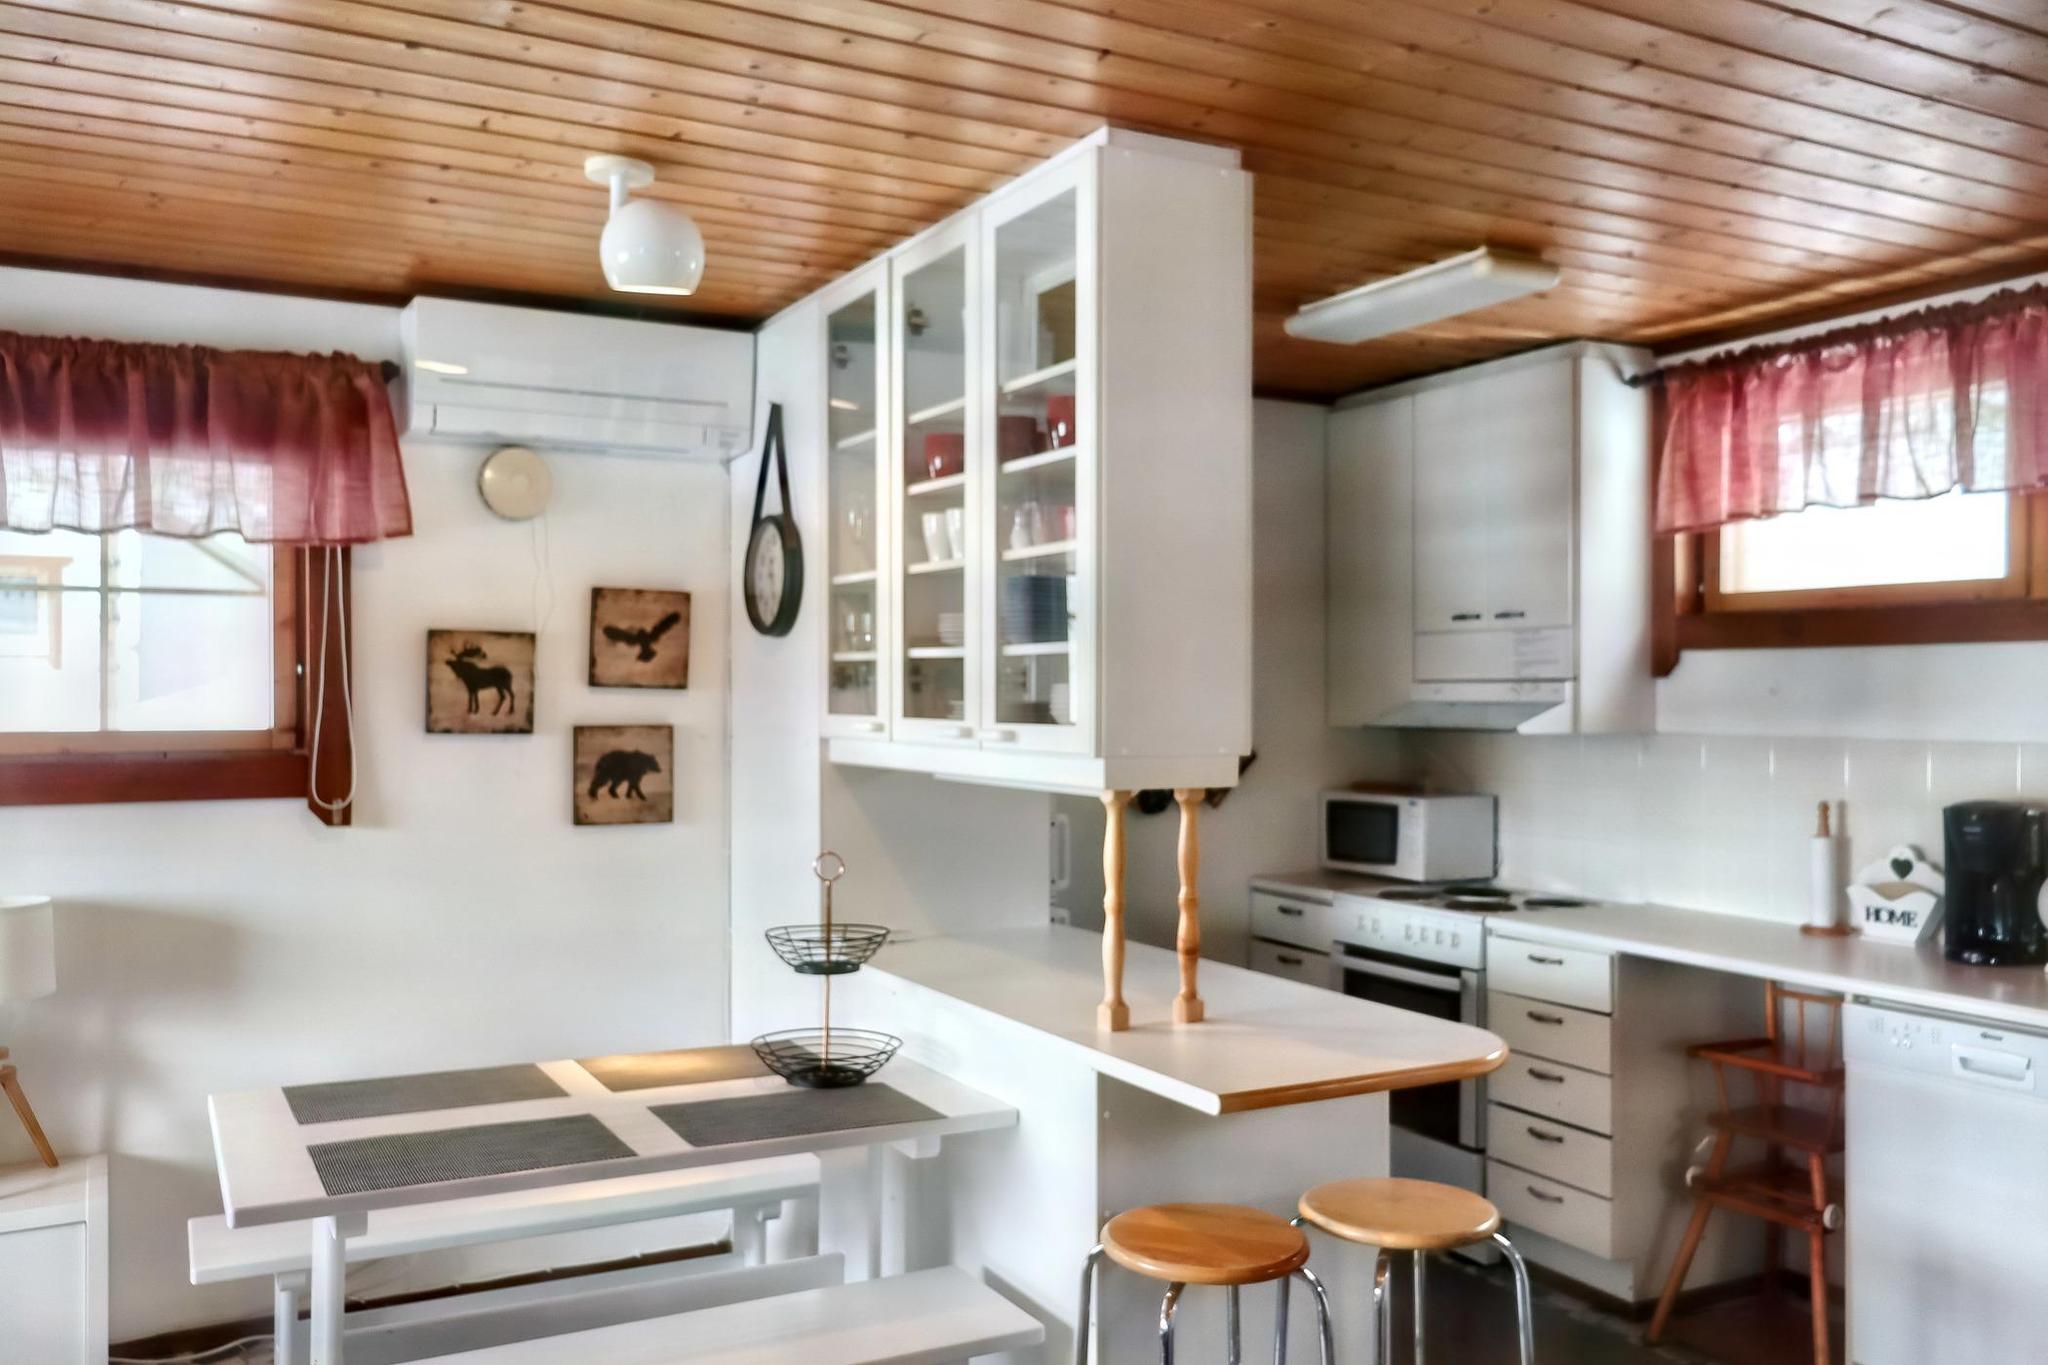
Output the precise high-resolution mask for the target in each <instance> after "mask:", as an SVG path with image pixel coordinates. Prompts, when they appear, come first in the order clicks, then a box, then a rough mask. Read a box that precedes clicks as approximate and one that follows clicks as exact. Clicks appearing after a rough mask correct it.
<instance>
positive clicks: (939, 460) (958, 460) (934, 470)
mask: <svg viewBox="0 0 2048 1365" xmlns="http://www.w3.org/2000/svg"><path fill="white" fill-rule="evenodd" d="M966 468H967V437H966V436H965V435H963V434H962V433H960V432H957V431H928V432H926V433H925V436H924V473H925V477H926V478H928V479H943V478H945V477H946V476H947V475H949V474H958V473H960V472H961V471H962V470H964V469H966Z"/></svg>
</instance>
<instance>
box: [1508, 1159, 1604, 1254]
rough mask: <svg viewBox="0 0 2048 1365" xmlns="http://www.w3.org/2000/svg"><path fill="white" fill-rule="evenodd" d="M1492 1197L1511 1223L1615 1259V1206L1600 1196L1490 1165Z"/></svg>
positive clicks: (1519, 1169) (1515, 1168)
mask: <svg viewBox="0 0 2048 1365" xmlns="http://www.w3.org/2000/svg"><path fill="white" fill-rule="evenodd" d="M1486 1197H1487V1198H1488V1199H1491V1200H1492V1201H1493V1206H1494V1207H1495V1208H1497V1209H1499V1210H1500V1214H1501V1217H1503V1218H1505V1219H1507V1220H1508V1221H1509V1222H1510V1223H1515V1224H1518V1225H1519V1226H1521V1227H1525V1228H1533V1229H1534V1230H1535V1231H1537V1232H1540V1233H1542V1234H1543V1235H1544V1236H1546V1237H1555V1238H1556V1239H1557V1240H1558V1241H1560V1242H1564V1243H1566V1244H1568V1245H1570V1246H1575V1247H1577V1248H1579V1249H1580V1250H1581V1251H1590V1252H1592V1253H1593V1254H1594V1255H1595V1256H1598V1257H1601V1258H1602V1259H1603V1260H1612V1259H1613V1257H1614V1205H1613V1204H1612V1203H1610V1202H1609V1201H1607V1200H1605V1199H1602V1198H1601V1197H1600V1196H1599V1195H1597V1194H1587V1193H1586V1192H1585V1191H1584V1190H1578V1189H1573V1188H1572V1187H1571V1186H1570V1185H1565V1184H1561V1183H1559V1182H1558V1181H1555V1180H1550V1179H1547V1178H1545V1177H1543V1176H1540V1175H1537V1174H1535V1173H1534V1172H1533V1171H1525V1170H1522V1169H1521V1168H1520V1167H1517V1166H1510V1165H1508V1164H1507V1163H1506V1162H1503V1161H1494V1160H1491V1159H1489V1160H1488V1161H1487V1163H1486Z"/></svg>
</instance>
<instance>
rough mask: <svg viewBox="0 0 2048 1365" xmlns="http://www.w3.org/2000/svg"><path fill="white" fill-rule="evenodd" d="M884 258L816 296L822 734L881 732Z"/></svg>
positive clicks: (885, 640)
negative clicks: (821, 380) (821, 384)
mask: <svg viewBox="0 0 2048 1365" xmlns="http://www.w3.org/2000/svg"><path fill="white" fill-rule="evenodd" d="M888 278H889V270H888V265H887V263H886V262H880V261H878V262H876V263H875V264H874V265H871V266H868V267H866V268H865V269H862V270H859V271H856V272H854V273H853V274H852V275H850V276H848V277H847V278H846V279H844V280H842V281H840V282H839V283H838V284H837V285H835V286H833V287H832V288H830V289H828V290H826V291H825V292H824V293H823V294H821V295H820V297H819V300H818V305H819V306H818V314H819V317H820V318H821V319H822V322H821V326H822V327H823V335H822V336H821V337H820V338H819V344H820V345H821V346H822V347H823V348H824V356H825V392H824V395H823V398H824V405H825V416H824V421H823V423H822V424H821V425H822V427H823V430H824V433H825V435H824V442H825V453H824V457H823V458H822V459H821V460H820V461H819V462H818V463H819V467H820V468H821V469H822V470H823V471H824V481H825V489H824V496H825V509H826V514H827V521H826V524H825V570H826V575H827V592H826V608H827V609H826V611H825V613H824V615H825V619H824V621H823V622H822V626H823V629H824V631H825V716H824V732H825V733H826V734H827V735H844V736H847V737H850V738H857V739H881V738H884V737H886V736H887V734H888V732H889V715H890V706H889V683H890V678H891V674H892V670H891V669H889V668H888V667H887V666H886V661H887V660H888V658H889V657H890V654H889V641H890V639H891V632H890V629H889V602H890V597H891V593H890V591H889V556H888V548H887V547H888V535H887V527H888V523H889V522H890V520H891V518H890V517H888V516H887V515H885V514H886V513H887V512H888V511H889V497H890V482H889V479H888V467H889V465H888V460H887V458H886V457H885V452H886V451H887V450H888V448H889V432H888V427H887V422H886V420H885V419H886V415H887V412H888V397H889V383H888V377H889V364H888V361H889V349H890V348H889V344H888V341H889V339H888V335H887V331H886V329H885V326H884V323H885V320H886V318H887V293H888V290H887V284H888Z"/></svg>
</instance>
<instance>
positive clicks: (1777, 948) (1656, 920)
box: [1488, 905, 2048, 1029]
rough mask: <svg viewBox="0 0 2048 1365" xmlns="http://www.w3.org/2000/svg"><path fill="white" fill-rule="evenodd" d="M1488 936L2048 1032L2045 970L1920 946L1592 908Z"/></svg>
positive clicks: (1667, 909) (1537, 915)
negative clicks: (1986, 963) (1972, 960)
mask: <svg viewBox="0 0 2048 1365" xmlns="http://www.w3.org/2000/svg"><path fill="white" fill-rule="evenodd" d="M1488 927H1489V928H1490V929H1491V931H1492V932H1493V933H1495V934H1506V935H1510V936H1512V937H1514V938H1520V939H1532V940H1535V941H1536V942H1540V943H1553V944H1559V945H1562V946H1564V947H1568V948H1599V949H1604V950H1606V951H1609V952H1617V953H1629V954H1632V955H1634V956H1637V957H1651V958H1658V959H1661V960H1663V961H1665V962H1678V963H1683V964H1685V965H1687V966H1693V967H1705V968H1707V969H1709V970H1712V971H1717V972H1733V973H1735V974H1737V975H1740V976H1754V977H1759V978H1762V977H1768V978H1772V979H1775V980H1778V981H1782V982H1786V983H1788V984H1792V985H1801V986H1812V987H1817V988H1819V989H1821V990H1829V991H1839V992H1842V993H1844V994H1848V995H1860V996H1865V997H1867V998H1869V999H1871V1000H1875V1001H1880V1002H1886V1003H1891V1004H1898V1005H1909V1006H1913V1007H1915V1008H1919V1009H1928V1010H1940V1011H1945V1012H1948V1013H1951V1014H1961V1015H1967V1016H1969V1017H1971V1018H1975V1019H1987V1020H1995V1021H1997V1022H2000V1023H2006V1024H2014V1025H2018V1026H2021V1027H2031V1028H2043V1029H2048V971H2043V969H2041V968H2040V967H1972V966H1967V965H1965V964H1962V963H1957V962H1950V961H1947V960H1946V959H1945V958H1943V957H1942V955H1941V941H1940V935H1939V933H1937V934H1936V935H1935V936H1934V937H1932V938H1930V939H1928V940H1927V941H1925V942H1923V943H1919V944H1902V943H1883V942H1873V941H1871V940H1869V939H1866V938H1863V937H1862V936H1861V935H1856V936H1852V937H1848V938H1822V937H1819V936H1817V935H1811V934H1802V933H1800V932H1799V926H1798V925H1796V924H1783V923H1779V922H1777V921H1774V920H1758V919H1748V918H1745V917H1743V916H1740V915H1722V914H1714V913H1711V912H1709V911H1704V910H1680V909H1677V908H1674V907H1671V906H1662V905H1589V906H1585V907H1583V908H1581V909H1576V910H1544V911H1541V912H1534V913H1524V914H1515V915H1504V916H1495V917H1493V918H1491V919H1489V921H1488Z"/></svg>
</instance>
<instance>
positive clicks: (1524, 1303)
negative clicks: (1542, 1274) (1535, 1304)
mask: <svg viewBox="0 0 2048 1365" xmlns="http://www.w3.org/2000/svg"><path fill="white" fill-rule="evenodd" d="M1493 1244H1494V1245H1495V1246H1497V1247H1499V1248H1500V1249H1501V1250H1502V1251H1503V1252H1505V1253H1506V1254H1507V1258H1508V1265H1509V1266H1510V1267H1511V1268H1512V1269H1513V1270H1514V1272H1515V1326H1516V1328H1517V1331H1518V1336H1519V1340H1520V1342H1521V1347H1522V1365H1536V1317H1535V1314H1534V1312H1533V1311H1532V1309H1531V1307H1530V1303H1529V1267H1528V1266H1526V1265H1524V1264H1522V1253H1521V1252H1519V1251H1517V1250H1515V1244H1514V1243H1513V1242H1510V1241H1509V1240H1508V1239H1507V1237H1506V1235H1505V1234H1503V1233H1498V1232H1496V1233H1494V1234H1493Z"/></svg>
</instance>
